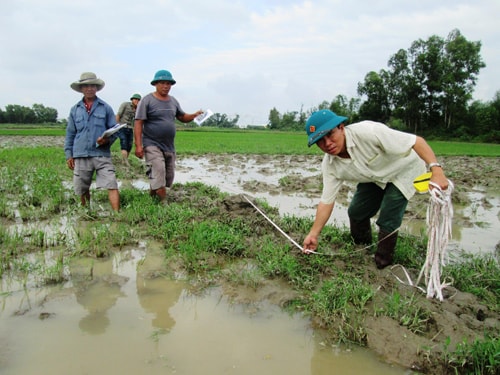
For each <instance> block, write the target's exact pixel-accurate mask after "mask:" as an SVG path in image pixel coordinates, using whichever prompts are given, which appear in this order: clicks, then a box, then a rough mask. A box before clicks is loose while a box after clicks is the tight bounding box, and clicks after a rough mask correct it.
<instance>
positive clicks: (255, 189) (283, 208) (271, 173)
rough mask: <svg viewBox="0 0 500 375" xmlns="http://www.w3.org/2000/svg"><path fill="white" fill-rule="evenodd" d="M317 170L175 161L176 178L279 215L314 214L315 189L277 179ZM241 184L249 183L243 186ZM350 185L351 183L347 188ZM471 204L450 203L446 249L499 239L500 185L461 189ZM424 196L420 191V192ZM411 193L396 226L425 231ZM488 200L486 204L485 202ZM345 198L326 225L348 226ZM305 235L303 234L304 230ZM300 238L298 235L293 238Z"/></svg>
mask: <svg viewBox="0 0 500 375" xmlns="http://www.w3.org/2000/svg"><path fill="white" fill-rule="evenodd" d="M319 174H320V168H319V164H318V163H314V162H311V160H310V158H307V157H304V158H303V160H300V159H299V160H294V161H293V162H290V163H286V162H285V163H283V161H282V160H280V161H279V162H273V161H272V160H270V161H269V160H268V161H267V162H266V161H264V162H263V161H262V160H259V161H256V160H255V159H252V158H246V157H244V156H239V155H237V156H234V157H233V158H232V159H230V160H222V161H221V160H210V159H208V158H200V157H182V158H180V159H179V160H178V161H177V170H176V177H175V181H176V182H179V183H186V182H189V181H199V182H203V183H205V184H208V185H214V186H217V187H218V188H219V189H221V190H222V191H225V192H228V193H232V194H239V193H245V194H249V195H251V196H254V197H257V198H262V199H265V200H266V201H267V202H268V203H269V204H270V205H271V206H274V207H277V208H278V209H279V211H280V214H281V215H294V216H305V217H314V214H315V212H316V205H317V203H318V199H319V196H320V195H321V194H320V192H319V191H318V192H316V193H314V194H311V193H310V192H307V191H305V189H303V186H301V185H297V186H295V187H294V186H292V187H290V188H289V189H288V190H287V191H286V192H285V193H283V192H281V191H280V187H279V186H280V179H282V178H284V177H286V176H291V175H292V176H293V175H299V176H300V177H301V178H302V177H304V178H306V179H307V178H311V179H312V178H313V177H315V176H316V177H317V176H318V175H319ZM246 186H252V189H251V190H248V189H247V188H246ZM352 188H354V186H353V187H352ZM466 195H467V197H468V201H469V202H470V204H467V205H464V206H460V205H454V211H455V213H454V220H453V228H452V231H453V237H452V240H451V241H450V244H449V247H450V252H453V251H457V252H458V251H460V250H465V251H466V252H471V253H492V252H494V251H495V247H496V246H497V244H499V243H500V236H499V235H498V233H499V231H500V186H498V185H497V186H492V187H490V188H489V189H485V188H483V187H481V186H475V187H473V188H472V189H470V190H469V191H467V192H466ZM427 196H428V195H427V194H425V195H424V197H427ZM422 198H423V197H415V198H414V200H417V199H418V202H422V203H420V204H417V205H416V208H415V209H414V211H413V212H410V213H409V214H407V215H406V216H405V219H404V221H403V224H402V227H401V230H402V231H404V232H406V233H410V234H414V235H421V234H422V233H425V230H426V224H425V217H426V209H427V202H428V199H427V198H425V199H422ZM485 202H487V203H485ZM348 222H349V221H348V217H347V202H342V201H341V202H337V203H336V204H335V208H334V213H333V215H332V217H331V218H330V221H329V224H334V225H337V226H344V225H348ZM304 235H305V233H304ZM295 240H296V241H297V242H299V243H301V241H302V239H301V238H297V239H295Z"/></svg>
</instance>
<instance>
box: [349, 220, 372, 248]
mask: <svg viewBox="0 0 500 375" xmlns="http://www.w3.org/2000/svg"><path fill="white" fill-rule="evenodd" d="M349 223H350V227H351V236H352V239H353V240H354V243H355V244H356V245H371V243H372V227H371V224H370V219H366V220H364V221H354V220H352V219H351V218H349Z"/></svg>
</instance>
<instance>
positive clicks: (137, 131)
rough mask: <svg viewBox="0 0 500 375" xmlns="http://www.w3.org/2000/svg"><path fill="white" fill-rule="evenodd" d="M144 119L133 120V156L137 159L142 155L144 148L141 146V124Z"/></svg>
mask: <svg viewBox="0 0 500 375" xmlns="http://www.w3.org/2000/svg"><path fill="white" fill-rule="evenodd" d="M143 125H144V120H135V122H134V143H135V156H137V157H138V158H139V159H142V158H143V157H144V149H143V148H142V126H143Z"/></svg>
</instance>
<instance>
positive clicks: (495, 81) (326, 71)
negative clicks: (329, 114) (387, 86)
mask: <svg viewBox="0 0 500 375" xmlns="http://www.w3.org/2000/svg"><path fill="white" fill-rule="evenodd" d="M499 15H500V1H498V0H438V1H436V0H411V1H406V0H353V1H345V0H342V1H341V0H318V1H303V0H248V1H241V0H210V1H205V0H181V1H179V0H176V1H173V0H172V1H171V0H143V1H136V0H133V1H132V0H113V1H111V0H86V1H72V0H44V1H40V0H15V1H10V2H5V3H4V4H3V6H2V11H1V13H0V31H1V33H0V42H1V44H0V51H1V52H0V82H1V83H0V87H1V89H0V108H1V109H2V110H4V109H5V106H6V105H8V104H19V105H24V106H28V107H31V106H32V105H33V104H35V103H40V104H43V105H44V106H46V107H52V108H56V109H57V111H58V114H59V118H67V116H68V113H69V110H70V108H71V106H72V105H73V104H75V103H76V102H77V101H78V100H80V99H81V95H80V94H78V93H77V92H75V91H73V90H72V89H71V88H70V84H71V83H72V82H74V81H77V80H78V79H79V78H80V74H81V73H82V72H85V71H92V72H95V73H96V74H97V76H98V77H99V78H101V79H103V80H104V81H105V82H106V86H105V87H104V89H103V90H102V91H100V92H99V93H98V95H99V96H100V97H101V98H102V99H104V100H105V101H107V102H108V103H109V104H110V105H111V106H112V107H113V108H114V110H115V111H116V110H117V109H118V107H119V105H120V104H121V103H122V102H123V101H128V100H129V98H130V96H131V95H132V94H133V93H135V92H139V93H141V94H142V95H145V94H147V93H149V92H151V91H153V90H154V87H153V86H151V85H150V83H149V82H150V81H151V80H152V78H153V76H154V73H155V72H156V71H157V70H160V69H167V70H169V71H170V72H171V73H172V75H173V76H174V78H175V79H176V81H177V85H175V86H173V88H172V90H171V92H170V93H171V95H173V96H175V97H176V98H177V99H178V100H179V102H180V103H181V106H182V108H183V109H184V110H185V111H186V112H188V113H189V112H194V111H196V110H198V109H200V108H201V109H211V110H212V111H214V112H219V113H225V114H227V115H228V116H229V117H231V118H233V117H234V116H235V115H237V114H238V115H239V116H240V124H241V125H246V124H264V123H267V120H268V116H269V111H270V110H271V109H272V108H273V107H275V108H276V109H278V111H280V112H281V113H284V112H288V111H299V110H300V109H301V108H303V109H304V110H307V109H310V108H312V107H315V106H317V105H318V104H319V103H321V102H322V101H324V100H327V101H331V100H333V99H334V98H335V97H336V96H337V95H339V94H341V95H346V96H347V97H348V98H351V97H356V96H357V93H356V88H357V84H358V82H362V81H363V80H364V77H365V75H366V73H368V72H369V71H377V72H378V71H379V70H381V69H386V68H387V61H388V60H389V58H390V57H391V56H392V55H393V54H394V53H396V52H397V51H398V50H399V49H408V48H409V47H410V46H411V43H412V42H413V41H415V40H418V39H424V40H426V39H427V38H428V37H429V36H431V35H438V36H440V37H442V38H446V37H447V36H448V34H449V33H450V32H451V31H452V30H453V29H459V30H460V32H461V33H462V35H463V36H464V37H465V38H466V39H467V40H469V41H481V43H482V48H481V56H482V58H483V60H484V62H485V63H486V65H487V66H486V68H484V69H482V70H481V71H480V74H479V81H478V84H477V86H476V90H475V93H474V97H475V99H479V100H483V101H489V100H491V99H492V98H493V96H494V94H495V92H496V91H498V90H500V26H499V21H498V17H499Z"/></svg>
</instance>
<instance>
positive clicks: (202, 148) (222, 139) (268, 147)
mask: <svg viewBox="0 0 500 375" xmlns="http://www.w3.org/2000/svg"><path fill="white" fill-rule="evenodd" d="M2 135H23V136H64V129H63V128H61V125H58V124H57V125H52V126H46V127H40V126H38V127H37V126H35V125H9V124H2V125H1V126H0V136H2ZM429 144H430V146H431V147H432V148H433V150H434V152H435V153H436V154H437V155H442V156H487V157H498V156H500V145H499V144H489V143H467V142H442V141H429ZM176 148H177V152H178V154H180V155H182V154H185V155H200V154H207V153H208V154H224V153H228V154H267V155H321V154H322V153H321V150H320V149H319V148H318V147H316V146H313V147H307V137H306V135H305V133H303V132H281V131H271V130H245V129H214V128H212V129H210V128H208V129H207V128H186V129H184V128H182V129H179V131H178V132H177V136H176Z"/></svg>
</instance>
